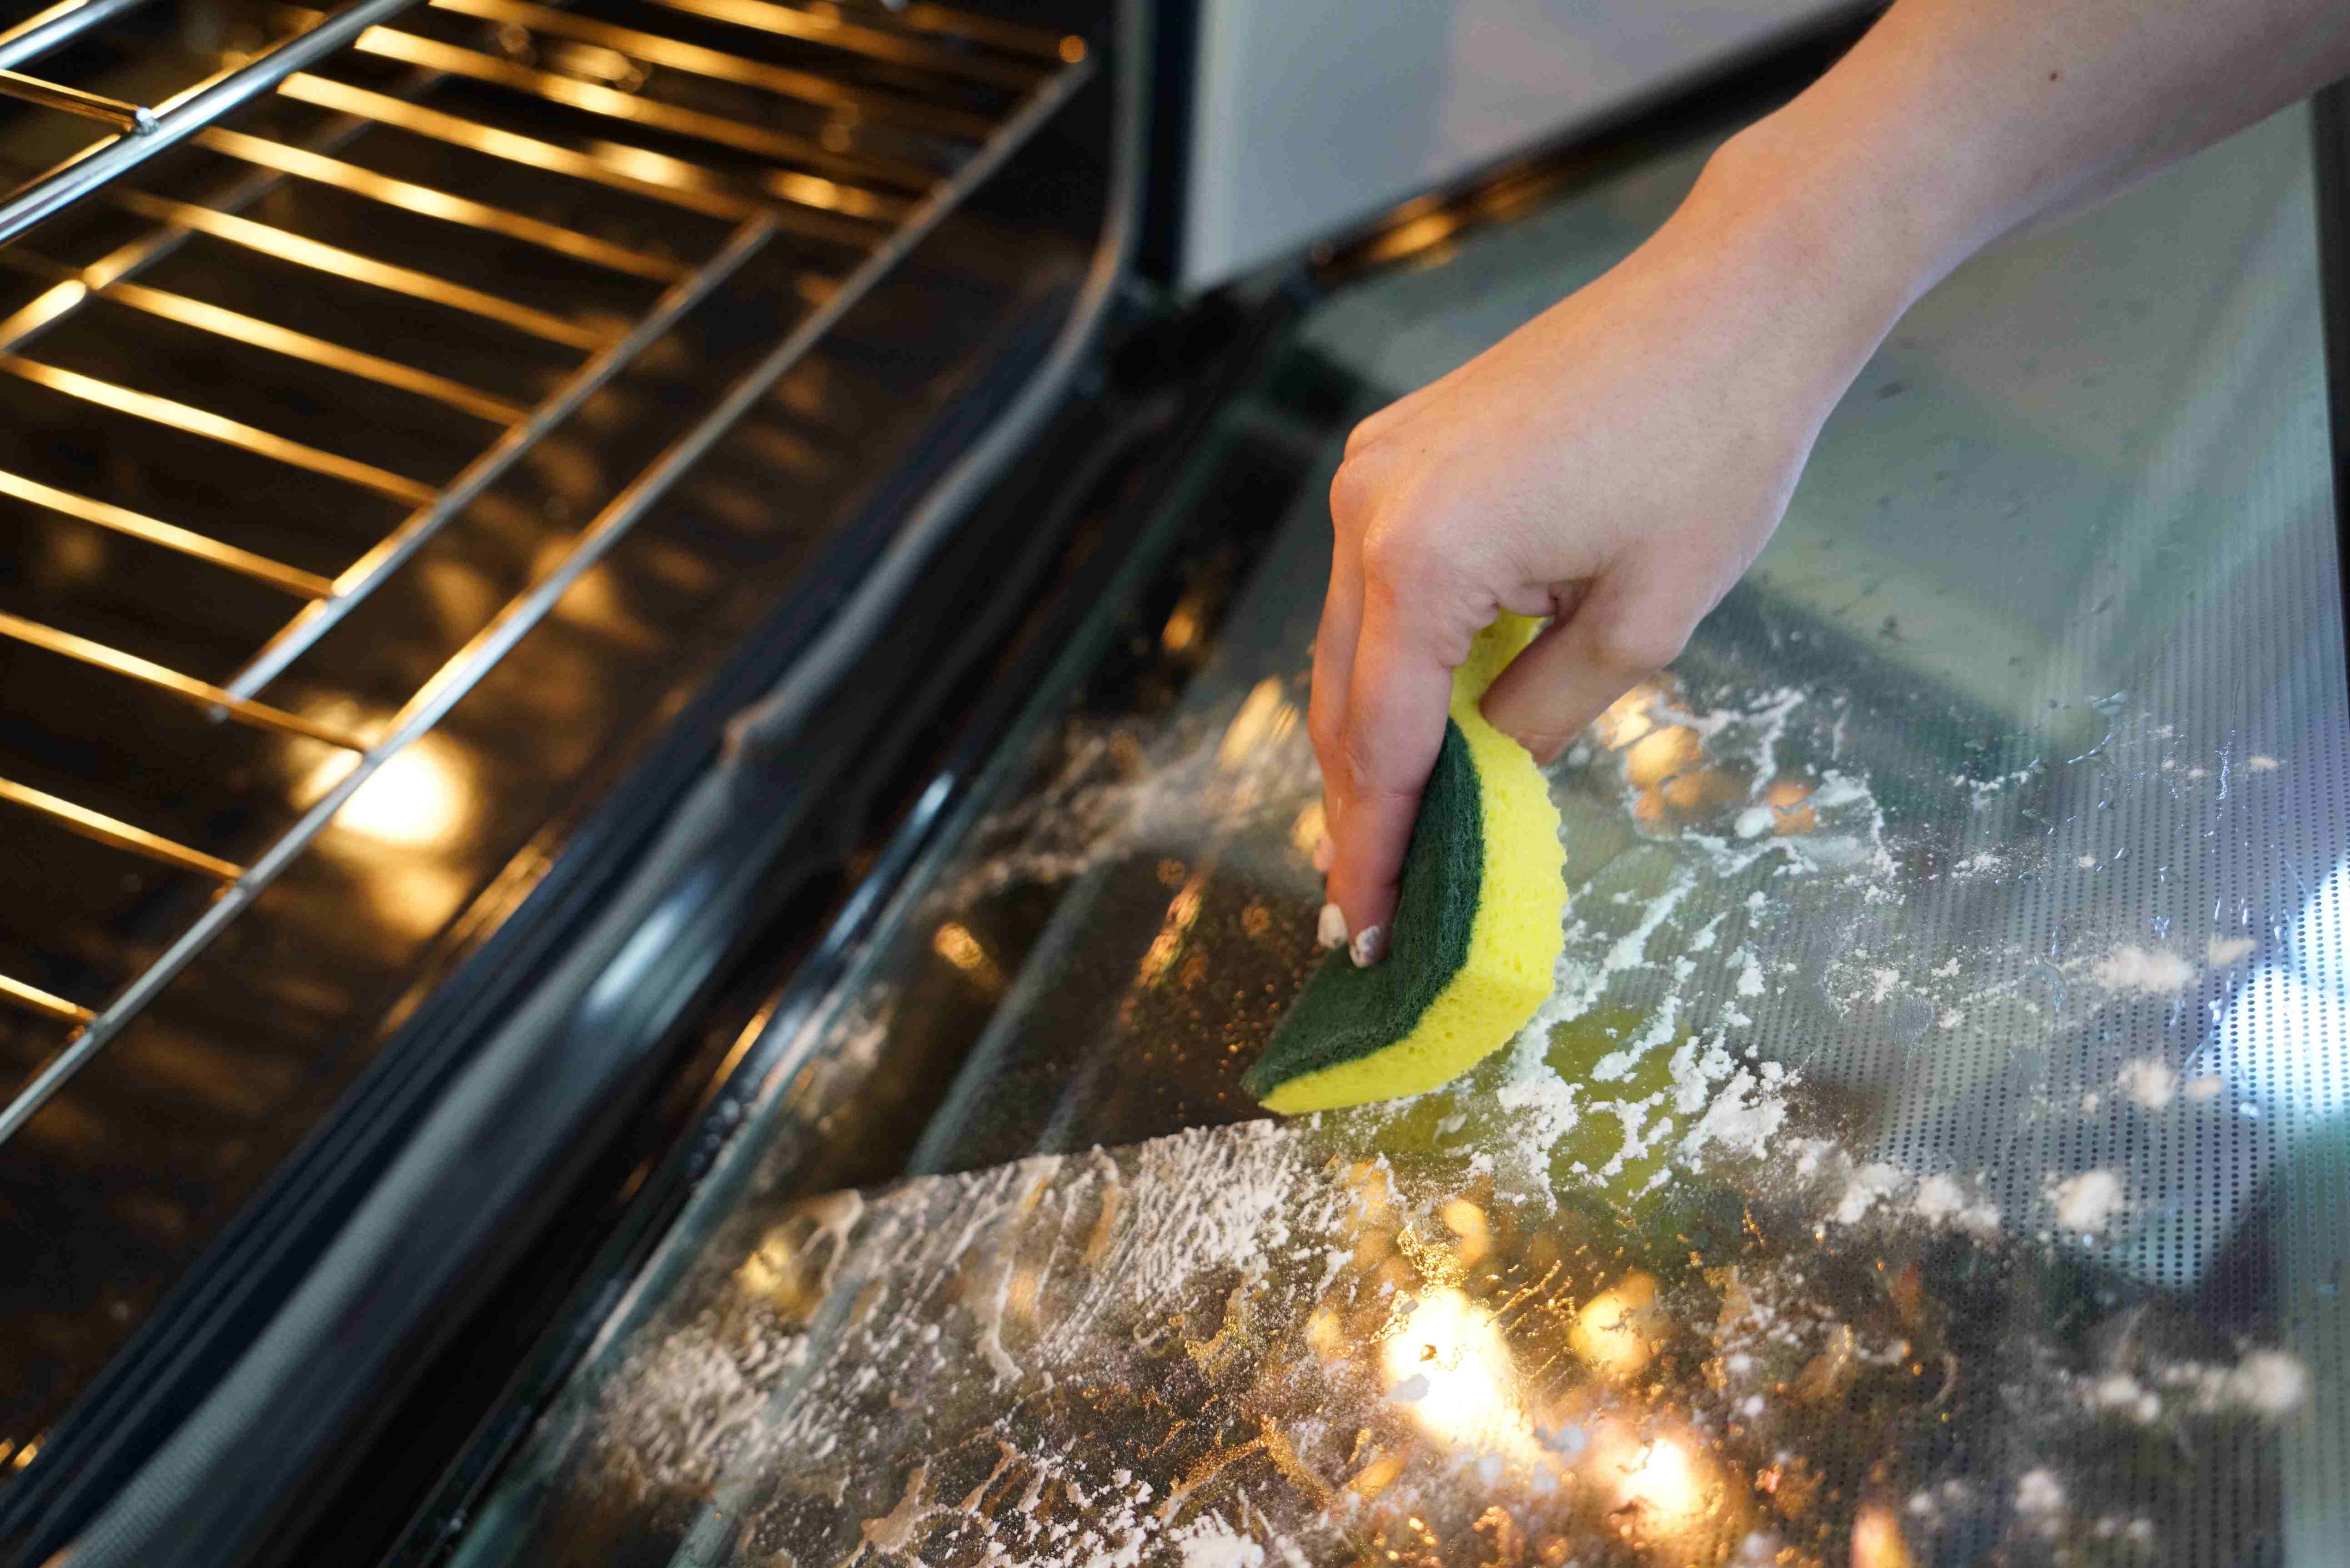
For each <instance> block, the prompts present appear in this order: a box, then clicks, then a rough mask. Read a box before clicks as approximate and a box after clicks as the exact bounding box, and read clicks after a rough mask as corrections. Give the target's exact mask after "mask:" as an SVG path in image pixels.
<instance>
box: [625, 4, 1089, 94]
mask: <svg viewBox="0 0 2350 1568" xmlns="http://www.w3.org/2000/svg"><path fill="white" fill-rule="evenodd" d="M651 3H652V4H654V5H662V6H666V7H667V8H668V9H670V10H672V11H683V12H685V13H687V14H689V15H691V16H704V17H707V18H709V19H710V20H711V21H713V22H724V23H727V24H729V25H731V26H737V27H748V28H750V29H752V30H753V31H754V32H760V33H772V34H774V35H775V36H777V37H782V38H796V39H798V40H800V41H801V42H803V43H809V44H826V45H829V46H830V47H833V48H836V49H846V50H847V51H849V52H850V53H853V54H859V55H864V56H867V57H869V58H872V59H877V60H887V61H889V62H890V63H891V64H893V65H901V66H912V67H916V68H918V69H920V70H929V71H935V72H937V73H938V74H939V75H941V76H950V77H962V78H965V79H966V80H970V81H976V82H985V83H988V84H989V85H991V86H994V87H1000V88H1012V89H1014V90H1015V91H1016V90H1019V89H1021V88H1026V87H1029V86H1031V85H1033V84H1034V83H1035V80H1036V67H1034V66H1029V65H1014V64H1013V63H1011V62H1010V61H1007V60H991V59H988V58H987V57H984V56H981V55H973V54H971V53H969V52H967V51H965V50H962V49H945V48H941V47H938V46H937V45H935V44H928V43H924V42H923V41H922V40H920V38H910V37H907V36H905V35H903V34H901V33H889V32H884V31H882V30H881V29H880V28H879V27H867V26H860V25H858V23H855V22H845V21H842V20H841V19H840V18H839V17H838V16H827V15H825V14H824V13H822V12H816V11H803V10H801V9H799V8H798V7H796V6H792V5H773V4H770V0H651ZM1083 57H1084V56H1083V53H1082V51H1081V52H1080V54H1079V57H1078V59H1077V60H1072V61H1069V62H1068V63H1069V64H1071V65H1076V64H1077V63H1079V62H1080V61H1081V60H1082V59H1083Z"/></svg>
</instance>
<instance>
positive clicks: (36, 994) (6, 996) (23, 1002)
mask: <svg viewBox="0 0 2350 1568" xmlns="http://www.w3.org/2000/svg"><path fill="white" fill-rule="evenodd" d="M0 1000H5V1001H8V1002H15V1003H16V1005H17V1006H19V1007H24V1008H29V1009H31V1010H32V1011H33V1012H38V1013H43V1014H46V1015H47V1016H48V1017H50V1018H55V1019H57V1020H59V1021H60V1022H62V1023H88V1022H89V1021H90V1020H91V1019H93V1018H95V1017H97V1016H98V1014H96V1013H95V1012H91V1011H90V1010H89V1009H88V1008H87V1007H84V1006H82V1005H81V1003H79V1002H68V1001H67V1000H66V999H65V998H64V997H62V996H57V995H56V994H54V993H52V992H46V991H43V990H42V989H41V988H40V987H39V986H37V985H27V984H26V983H25V982H24V981H21V980H15V979H11V978H10V977H9V976H7V975H5V974H0Z"/></svg>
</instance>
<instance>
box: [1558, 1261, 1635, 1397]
mask: <svg viewBox="0 0 2350 1568" xmlns="http://www.w3.org/2000/svg"><path fill="white" fill-rule="evenodd" d="M1656 1299H1657V1282H1656V1281H1654V1280H1653V1279H1650V1278H1649V1277H1648V1275H1646V1274H1641V1273H1633V1274H1627V1275H1626V1276H1625V1277H1624V1281H1623V1282H1622V1283H1621V1284H1618V1285H1616V1286H1614V1287H1612V1288H1610V1289H1608V1290H1604V1291H1602V1292H1600V1293H1598V1294H1597V1295H1596V1296H1594V1297H1592V1298H1591V1300H1590V1301H1588V1302H1586V1303H1585V1304H1584V1308H1583V1310H1582V1311H1581V1312H1579V1313H1577V1314H1575V1327H1574V1328H1573V1329H1572V1330H1570V1331H1569V1332H1568V1334H1567V1343H1568V1344H1569V1345H1571V1346H1572V1347H1573V1348H1574V1350H1575V1355H1579V1356H1581V1357H1582V1358H1583V1360H1584V1362H1585V1364H1586V1365H1587V1366H1590V1367H1592V1368H1593V1369H1594V1370H1595V1371H1597V1372H1598V1373H1600V1374H1601V1375H1602V1376H1607V1377H1609V1378H1612V1379H1614V1380H1616V1381H1617V1382H1621V1381H1623V1380H1624V1379H1626V1378H1627V1377H1631V1376H1635V1375H1636V1374H1638V1372H1639V1370H1640V1369H1641V1368H1642V1367H1644V1366H1648V1358H1649V1356H1650V1355H1653V1354H1654V1347H1653V1346H1651V1345H1649V1343H1648V1335H1647V1334H1643V1333H1642V1332H1641V1330H1640V1323H1639V1320H1640V1317H1641V1316H1642V1315H1643V1314H1645V1313H1646V1311H1647V1310H1648V1304H1649V1303H1651V1302H1653V1301H1655V1300H1656Z"/></svg>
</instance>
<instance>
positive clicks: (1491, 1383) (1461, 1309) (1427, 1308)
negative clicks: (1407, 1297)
mask: <svg viewBox="0 0 2350 1568" xmlns="http://www.w3.org/2000/svg"><path fill="white" fill-rule="evenodd" d="M1379 1359H1380V1364H1381V1369H1382V1370H1383V1371H1384V1372H1385V1373H1386V1375H1387V1381H1388V1398H1390V1399H1393V1400H1395V1401H1397V1402H1398V1403H1399V1404H1400V1405H1401V1406H1402V1407H1403V1408H1404V1409H1406V1410H1407V1411H1409V1414H1410V1416H1411V1418H1412V1419H1413V1420H1414V1421H1416V1422H1418V1423H1419V1426H1420V1428H1422V1429H1423V1430H1425V1431H1426V1432H1427V1433H1428V1434H1429V1436H1430V1437H1432V1438H1437V1439H1438V1440H1439V1441H1440V1442H1444V1443H1448V1444H1451V1445H1454V1446H1456V1447H1460V1448H1468V1449H1479V1450H1482V1451H1483V1452H1486V1453H1492V1454H1499V1455H1501V1456H1502V1457H1503V1458H1504V1459H1515V1460H1518V1461H1520V1462H1522V1463H1524V1464H1527V1465H1533V1464H1535V1463H1537V1462H1539V1461H1540V1460H1541V1459H1542V1457H1543V1450H1542V1445H1541V1444H1540V1442H1539V1441H1538V1440H1537V1439H1536V1438H1535V1437H1534V1424H1533V1423H1532V1422H1531V1421H1530V1420H1529V1419H1528V1418H1527V1417H1526V1413H1525V1408H1524V1407H1523V1405H1522V1404H1521V1403H1520V1401H1519V1399H1518V1397H1517V1391H1516V1384H1517V1367H1516V1365H1515V1364H1514V1363H1513V1361H1512V1359H1511V1356H1510V1347H1509V1345H1508V1344H1507V1343H1506V1342H1505V1341H1504V1340H1503V1337H1502V1330H1501V1328H1500V1326H1499V1325H1498V1324H1495V1323H1494V1322H1493V1316H1492V1314H1491V1313H1489V1312H1487V1311H1485V1310H1484V1309H1483V1308H1482V1307H1480V1306H1478V1305H1477V1304H1476V1303H1473V1302H1471V1301H1470V1299H1469V1298H1468V1297H1467V1296H1465V1295H1463V1294H1461V1292H1459V1291H1458V1290H1453V1289H1449V1288H1448V1289H1445V1290H1439V1291H1431V1292H1430V1293H1428V1294H1427V1295H1426V1296H1424V1297H1422V1298H1421V1299H1420V1302H1419V1305H1418V1306H1417V1307H1415V1308H1414V1309H1413V1311H1412V1314H1411V1315H1410V1316H1409V1318H1407V1319H1405V1320H1404V1322H1403V1324H1402V1325H1401V1327H1400V1329H1399V1332H1398V1333H1396V1334H1394V1335H1393V1336H1392V1337H1390V1338H1389V1339H1388V1341H1387V1342H1386V1343H1385V1344H1384V1345H1381V1346H1380V1351H1379Z"/></svg>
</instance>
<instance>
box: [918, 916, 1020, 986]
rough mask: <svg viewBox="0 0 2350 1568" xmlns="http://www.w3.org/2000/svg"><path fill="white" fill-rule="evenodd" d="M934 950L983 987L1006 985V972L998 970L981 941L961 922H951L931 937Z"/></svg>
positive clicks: (932, 949)
mask: <svg viewBox="0 0 2350 1568" xmlns="http://www.w3.org/2000/svg"><path fill="white" fill-rule="evenodd" d="M931 951H932V952H935V953H937V954H938V955H939V957H941V958H942V959H944V960H946V961H947V962H949V963H951V964H952V965H954V966H955V968H957V969H959V970H961V971H962V972H963V973H965V974H967V975H969V976H970V977H971V978H972V980H974V981H978V982H979V983H980V984H982V985H984V986H987V987H989V988H991V989H993V988H996V987H1000V986H1001V985H1003V971H1000V970H998V969H997V968H996V967H995V961H994V960H993V959H991V958H989V957H988V956H987V950H986V949H985V948H983V947H982V946H980V945H979V939H978V938H977V937H974V936H972V934H971V930H970V929H969V928H968V927H966V926H964V925H962V923H961V922H959V921H955V920H949V921H947V922H946V924H944V925H942V926H941V927H940V928H939V929H938V930H937V931H936V932H935V933H934V934H933V935H932V936H931Z"/></svg>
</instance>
